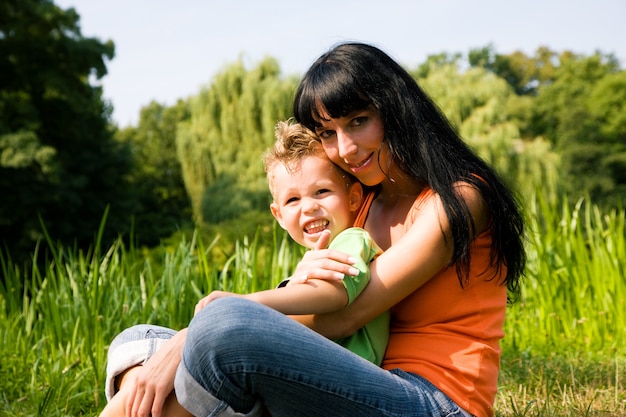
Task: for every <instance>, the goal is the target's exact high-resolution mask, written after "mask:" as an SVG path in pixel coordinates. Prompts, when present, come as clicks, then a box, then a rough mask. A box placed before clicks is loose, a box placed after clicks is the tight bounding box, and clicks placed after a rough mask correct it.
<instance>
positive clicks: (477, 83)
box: [419, 63, 559, 196]
mask: <svg viewBox="0 0 626 417" xmlns="http://www.w3.org/2000/svg"><path fill="white" fill-rule="evenodd" d="M419 81H420V82H421V84H422V85H423V86H424V88H425V90H427V91H428V92H429V94H430V95H431V96H432V97H433V98H434V99H435V101H436V102H437V104H438V105H439V106H440V107H441V109H442V111H443V112H444V113H445V114H446V116H447V117H448V119H449V120H450V122H451V123H452V125H453V126H454V127H455V128H456V129H457V131H458V132H459V133H460V135H461V136H462V137H463V138H464V139H465V140H466V141H467V143H468V144H469V145H470V146H471V147H472V148H473V149H474V150H475V151H476V152H477V153H478V154H479V155H480V156H481V157H482V158H483V159H484V160H486V161H487V162H488V163H489V164H491V165H492V166H494V167H495V168H496V169H497V170H498V171H499V172H500V174H501V175H502V176H503V177H504V178H505V179H506V180H507V181H508V182H509V183H510V184H511V186H512V187H514V188H515V189H516V190H517V191H518V192H519V193H520V194H521V195H524V196H531V195H532V194H533V193H534V192H535V191H536V189H541V190H542V192H543V193H544V194H545V195H549V196H554V195H555V194H556V189H557V187H558V184H557V183H558V175H557V173H558V166H559V158H558V156H557V155H556V154H555V153H554V152H553V151H552V150H551V144H550V143H549V142H548V141H546V140H545V139H543V138H541V137H532V138H522V136H521V134H520V130H521V129H520V126H519V125H518V122H519V117H518V116H517V115H518V114H519V113H520V112H521V110H519V108H520V107H521V108H524V109H525V107H526V105H527V104H526V103H521V102H520V101H519V96H517V95H516V94H515V92H514V91H513V89H512V88H511V86H510V85H509V84H508V83H507V82H506V81H505V80H504V79H502V78H500V77H498V76H497V75H496V74H494V73H493V72H490V71H488V70H486V69H484V68H477V67H474V68H469V69H468V70H466V71H460V70H459V67H458V65H457V64H450V63H444V64H443V65H441V66H438V67H436V66H434V67H431V68H430V71H429V73H428V76H427V77H426V78H424V79H421V80H419ZM524 111H527V110H524ZM538 156H539V157H538Z"/></svg>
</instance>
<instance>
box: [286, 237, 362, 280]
mask: <svg viewBox="0 0 626 417" xmlns="http://www.w3.org/2000/svg"><path fill="white" fill-rule="evenodd" d="M329 241H330V230H327V231H324V232H323V233H322V235H321V236H320V238H319V239H318V241H317V243H316V245H315V248H314V249H313V250H310V251H308V252H307V253H305V254H304V257H303V258H302V260H301V261H300V262H299V263H298V266H297V267H296V272H295V273H294V274H293V276H292V277H291V278H290V279H289V283H288V284H287V285H292V284H302V283H304V282H307V281H308V280H309V279H310V278H315V279H323V280H327V281H341V280H342V279H343V277H344V275H357V274H358V273H359V270H358V269H356V268H354V267H353V266H352V265H354V263H355V262H356V260H354V259H353V258H352V257H351V256H349V255H347V254H345V253H342V252H338V251H336V250H330V249H326V247H327V246H328V243H329Z"/></svg>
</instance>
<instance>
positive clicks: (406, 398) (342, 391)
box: [120, 298, 469, 417]
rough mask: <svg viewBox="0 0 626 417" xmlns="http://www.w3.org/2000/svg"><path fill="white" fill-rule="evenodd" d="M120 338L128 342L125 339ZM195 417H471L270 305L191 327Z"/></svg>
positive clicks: (417, 382) (218, 315)
mask: <svg viewBox="0 0 626 417" xmlns="http://www.w3.org/2000/svg"><path fill="white" fill-rule="evenodd" d="M120 336H121V335H120ZM175 390H176V395H177V398H178V401H179V402H180V403H181V404H182V405H183V406H184V407H185V408H187V409H188V410H189V411H191V412H192V413H193V414H194V415H196V416H202V417H204V416H220V415H224V416H230V415H240V416H244V415H247V416H257V415H260V409H261V404H262V406H264V407H265V408H266V409H268V410H269V412H270V413H271V415H272V417H283V416H286V417H298V416H307V417H316V416H324V417H328V416H350V417H351V416H364V417H367V416H376V417H380V416H442V417H443V416H462V417H465V416H469V414H468V413H466V412H465V411H464V410H462V409H461V408H460V407H458V406H457V405H456V404H455V403H454V402H453V401H452V400H451V399H449V398H448V397H447V396H446V395H445V394H444V393H443V392H441V391H440V390H438V389H437V388H436V387H435V386H433V385H432V384H431V383H430V382H428V381H427V380H425V379H424V378H422V377H420V376H419V375H415V374H411V373H407V372H404V371H402V370H399V369H397V370H393V371H387V370H384V369H381V368H379V367H378V366H376V365H374V364H372V363H370V362H368V361H366V360H364V359H362V358H361V357H360V356H358V355H356V354H354V353H352V352H350V351H348V350H346V349H345V348H343V347H341V346H339V345H338V344H336V343H334V342H332V341H330V340H328V339H326V338H325V337H323V336H320V335H319V334H317V333H315V332H314V331H312V330H310V329H308V328H307V327H305V326H303V325H301V324H299V323H297V322H295V321H293V320H291V319H290V318H288V317H286V316H284V315H283V314H281V313H278V312H276V311H274V310H272V309H270V308H268V307H265V306H263V305H260V304H257V303H254V302H251V301H248V300H244V299H240V298H221V299H218V300H216V301H214V302H212V303H211V304H209V305H208V306H207V307H205V308H204V309H203V310H202V311H201V312H200V313H199V314H197V315H196V316H195V317H194V319H193V320H192V321H191V324H190V325H189V330H188V333H187V339H186V343H185V347H184V350H183V358H182V362H181V365H180V367H179V369H178V373H177V375H176V381H175Z"/></svg>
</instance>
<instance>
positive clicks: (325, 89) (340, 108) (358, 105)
mask: <svg viewBox="0 0 626 417" xmlns="http://www.w3.org/2000/svg"><path fill="white" fill-rule="evenodd" d="M317 75H318V76H317V77H310V78H309V84H308V86H307V87H308V88H305V89H303V90H302V94H301V96H300V98H299V102H298V108H297V110H298V113H299V114H298V115H297V116H299V119H300V122H301V123H303V124H304V125H305V126H307V127H309V128H310V129H313V128H314V127H315V126H317V125H319V123H320V120H322V115H321V114H320V110H321V111H323V112H324V113H326V114H324V115H323V116H324V117H327V116H330V117H331V118H333V119H334V118H339V117H344V116H347V115H349V114H352V113H355V112H358V111H361V110H363V109H365V108H367V107H368V106H369V105H370V104H371V100H369V99H368V98H367V96H366V95H365V94H364V93H363V92H362V91H361V89H360V88H359V86H358V83H357V82H356V81H355V80H354V79H353V77H351V76H349V75H347V74H345V73H342V72H341V71H332V70H330V71H324V72H323V71H319V72H318V74H317Z"/></svg>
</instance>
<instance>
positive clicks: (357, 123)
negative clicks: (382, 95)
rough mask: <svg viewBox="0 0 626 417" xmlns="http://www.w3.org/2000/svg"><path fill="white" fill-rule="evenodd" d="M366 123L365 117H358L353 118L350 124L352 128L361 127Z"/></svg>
mask: <svg viewBox="0 0 626 417" xmlns="http://www.w3.org/2000/svg"><path fill="white" fill-rule="evenodd" d="M366 122H367V116H359V117H355V118H354V119H353V120H352V124H353V125H354V126H361V125H364V124H365V123H366Z"/></svg>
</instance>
